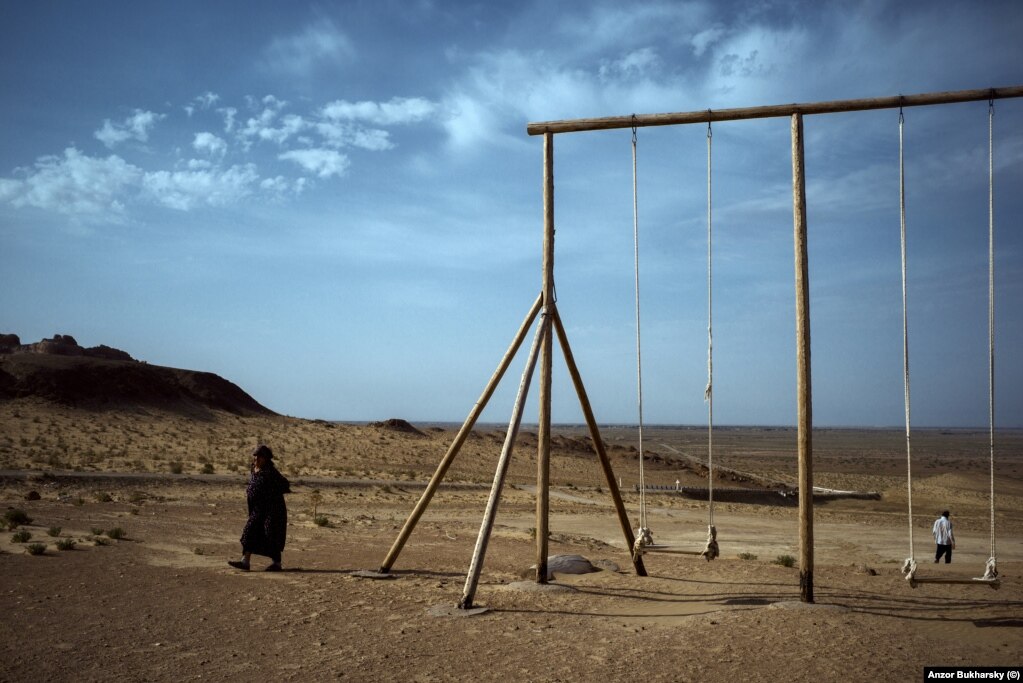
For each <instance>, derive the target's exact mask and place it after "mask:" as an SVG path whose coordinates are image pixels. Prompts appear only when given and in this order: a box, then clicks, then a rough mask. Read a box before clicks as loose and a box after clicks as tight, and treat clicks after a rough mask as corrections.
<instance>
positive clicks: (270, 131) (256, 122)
mask: <svg viewBox="0 0 1023 683" xmlns="http://www.w3.org/2000/svg"><path fill="white" fill-rule="evenodd" d="M262 104H263V105H264V108H263V110H262V111H261V112H260V113H259V115H258V116H255V117H252V118H250V119H248V120H247V121H246V122H245V127H244V128H242V129H240V130H239V131H238V137H240V138H241V139H242V140H243V141H244V144H245V145H246V146H250V145H251V144H252V140H253V139H256V140H263V141H266V142H275V143H277V144H278V145H282V144H284V143H285V142H286V141H287V140H288V139H289V138H292V137H294V136H296V135H298V134H299V133H301V132H302V131H303V130H305V129H306V128H308V127H309V124H308V123H307V122H306V120H305V119H304V118H303V117H301V116H299V115H297V114H288V115H286V116H284V117H282V118H281V119H280V121H279V122H278V118H277V117H278V115H279V114H280V112H281V110H282V109H284V107H285V106H287V104H288V103H287V102H285V101H283V100H279V99H277V98H276V97H274V96H273V95H267V96H266V97H264V98H263V100H262Z"/></svg>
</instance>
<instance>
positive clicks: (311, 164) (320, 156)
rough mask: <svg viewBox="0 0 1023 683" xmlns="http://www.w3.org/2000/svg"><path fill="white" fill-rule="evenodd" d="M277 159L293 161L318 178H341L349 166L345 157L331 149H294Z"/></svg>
mask: <svg viewBox="0 0 1023 683" xmlns="http://www.w3.org/2000/svg"><path fill="white" fill-rule="evenodd" d="M277 158H278V159H281V160H284V161H293V162H295V163H296V164H298V165H299V166H301V167H302V168H304V169H305V170H306V171H309V172H310V173H315V174H316V175H317V176H318V177H320V178H330V177H331V176H342V175H344V173H345V171H346V170H347V169H348V166H349V164H350V162H349V160H348V157H347V156H346V155H344V154H342V153H340V152H338V151H336V150H333V149H296V150H292V151H290V152H284V153H283V154H279V155H278V156H277Z"/></svg>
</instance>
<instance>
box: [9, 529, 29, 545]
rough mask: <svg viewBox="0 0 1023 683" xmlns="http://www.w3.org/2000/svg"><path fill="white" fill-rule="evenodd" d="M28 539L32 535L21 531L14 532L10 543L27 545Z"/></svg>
mask: <svg viewBox="0 0 1023 683" xmlns="http://www.w3.org/2000/svg"><path fill="white" fill-rule="evenodd" d="M30 538H32V534H30V533H29V532H27V531H25V530H24V529H22V530H21V531H15V532H14V533H13V534H12V535H11V543H28V539H30Z"/></svg>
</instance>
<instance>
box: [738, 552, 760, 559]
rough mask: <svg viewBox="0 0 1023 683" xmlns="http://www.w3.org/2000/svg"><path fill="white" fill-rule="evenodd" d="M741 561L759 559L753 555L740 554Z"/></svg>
mask: <svg viewBox="0 0 1023 683" xmlns="http://www.w3.org/2000/svg"><path fill="white" fill-rule="evenodd" d="M739 559H740V560H755V559H757V556H756V555H754V554H753V553H739Z"/></svg>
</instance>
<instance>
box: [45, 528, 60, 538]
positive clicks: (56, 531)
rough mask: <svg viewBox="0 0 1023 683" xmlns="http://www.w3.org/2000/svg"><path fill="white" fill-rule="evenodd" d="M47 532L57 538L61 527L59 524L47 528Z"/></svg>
mask: <svg viewBox="0 0 1023 683" xmlns="http://www.w3.org/2000/svg"><path fill="white" fill-rule="evenodd" d="M46 533H47V535H49V536H53V537H54V538H56V537H57V536H60V527H59V526H51V527H50V528H49V529H47V530H46Z"/></svg>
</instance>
